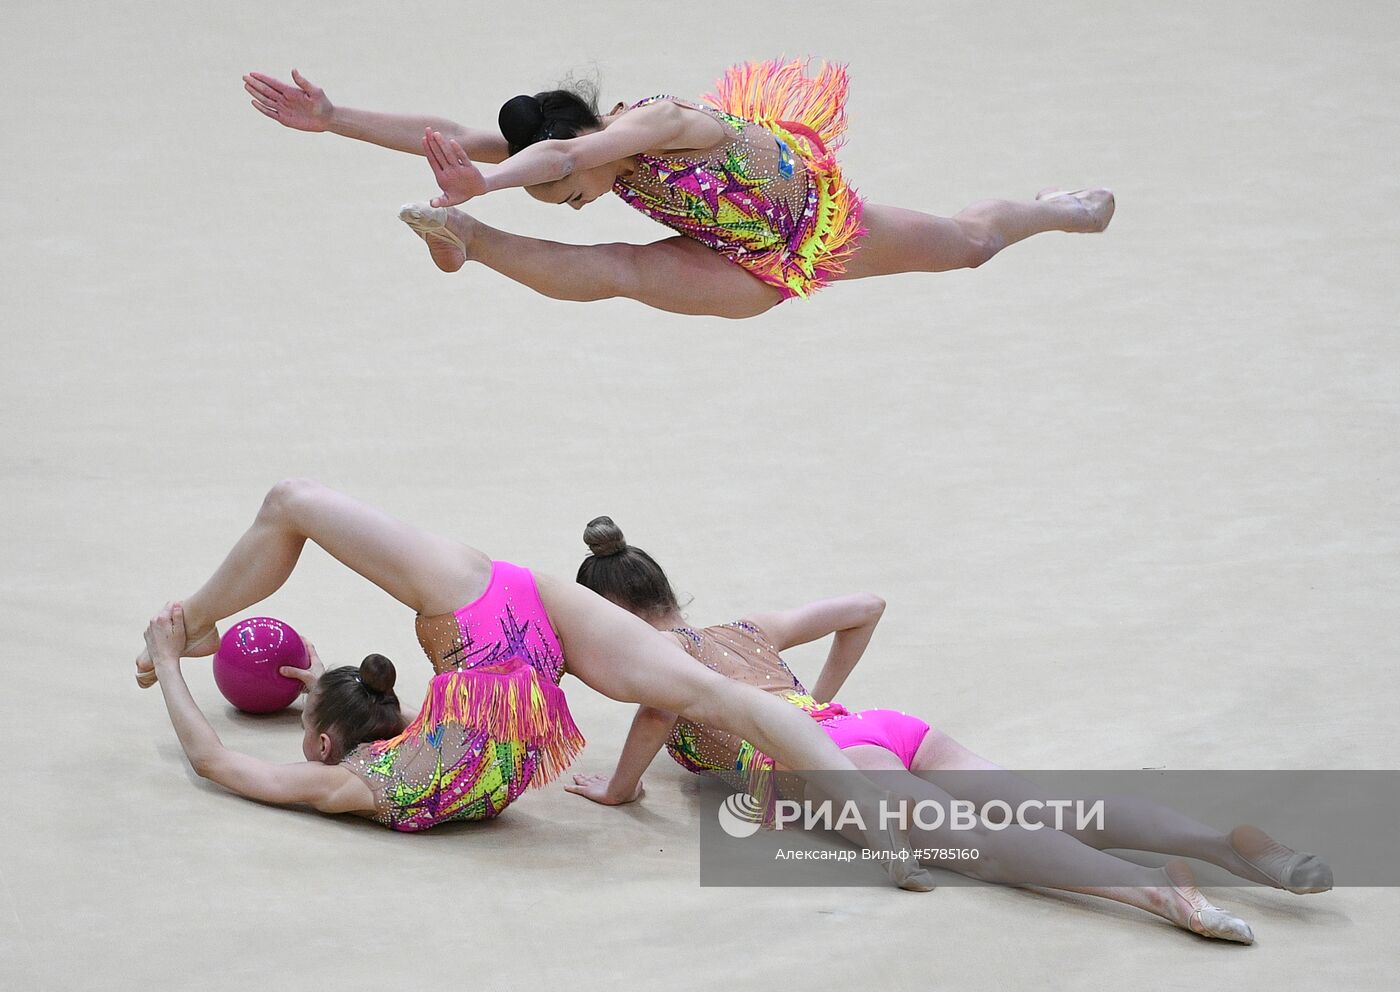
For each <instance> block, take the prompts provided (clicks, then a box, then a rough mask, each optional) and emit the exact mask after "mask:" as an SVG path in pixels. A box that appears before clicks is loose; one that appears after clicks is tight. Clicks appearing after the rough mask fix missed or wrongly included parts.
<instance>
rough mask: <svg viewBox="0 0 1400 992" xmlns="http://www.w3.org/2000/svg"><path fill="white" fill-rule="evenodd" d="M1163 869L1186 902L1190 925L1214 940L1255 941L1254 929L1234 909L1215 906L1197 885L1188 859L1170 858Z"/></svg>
mask: <svg viewBox="0 0 1400 992" xmlns="http://www.w3.org/2000/svg"><path fill="white" fill-rule="evenodd" d="M1162 873H1163V874H1165V875H1166V876H1167V884H1168V885H1170V886H1171V889H1172V892H1174V893H1175V894H1176V897H1177V898H1178V899H1180V900H1181V901H1182V902H1183V903H1185V904H1186V908H1187V913H1186V924H1185V926H1186V929H1187V930H1190V931H1191V932H1192V933H1194V934H1199V935H1200V936H1202V937H1209V938H1210V939H1212V940H1229V941H1234V942H1235V943H1237V944H1252V943H1254V931H1253V930H1252V929H1250V926H1249V924H1248V923H1246V922H1245V921H1244V920H1242V919H1240V918H1239V917H1238V916H1236V915H1235V914H1234V913H1230V912H1227V911H1226V910H1223V909H1221V908H1220V907H1219V906H1212V905H1211V904H1210V902H1209V901H1208V900H1207V899H1206V897H1205V896H1204V895H1202V894H1201V890H1200V889H1198V888H1196V876H1195V875H1193V874H1192V873H1191V869H1190V867H1189V866H1188V865H1187V864H1186V862H1184V861H1171V862H1168V863H1167V864H1166V865H1165V866H1164V867H1163V868H1162Z"/></svg>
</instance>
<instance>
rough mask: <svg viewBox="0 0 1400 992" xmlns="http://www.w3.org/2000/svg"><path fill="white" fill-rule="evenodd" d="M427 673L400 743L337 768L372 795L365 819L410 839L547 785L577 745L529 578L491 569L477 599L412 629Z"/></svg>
mask: <svg viewBox="0 0 1400 992" xmlns="http://www.w3.org/2000/svg"><path fill="white" fill-rule="evenodd" d="M417 630H418V642H419V644H421V645H422V647H423V650H424V652H425V653H426V654H427V656H428V660H429V661H431V662H432V664H433V670H434V671H435V672H437V674H436V675H435V676H434V677H433V680H432V682H431V683H430V684H429V686H428V694H427V697H426V698H425V699H424V701H423V708H422V709H421V710H420V711H419V714H418V717H417V719H416V720H414V722H413V723H411V724H410V725H409V726H408V728H407V729H406V730H404V732H403V733H402V734H400V735H399V736H398V737H395V738H393V739H392V740H387V741H374V742H371V743H368V744H362V745H360V746H359V747H357V748H355V749H354V750H353V751H351V752H350V753H349V754H348V755H346V757H345V759H344V760H343V761H342V764H343V765H344V766H345V767H346V768H347V769H349V770H350V771H351V772H353V773H354V774H356V775H358V776H359V777H360V778H362V779H363V780H364V781H365V783H366V784H367V785H368V786H369V787H370V791H371V792H373V793H374V798H375V809H376V812H375V816H374V818H375V819H376V820H377V821H379V822H380V823H383V824H384V825H385V826H388V827H392V828H393V829H395V830H403V831H419V830H426V829H428V828H429V827H433V826H436V825H437V824H439V823H446V822H448V821H451V820H483V819H490V818H491V817H494V816H498V815H499V814H500V813H501V811H502V810H504V809H505V808H506V807H507V806H509V805H510V804H511V803H512V802H514V801H515V799H516V798H517V797H519V796H520V794H521V793H523V792H524V791H525V790H526V789H527V788H529V787H531V786H536V787H537V786H541V785H544V784H545V783H546V782H548V781H549V780H550V779H552V778H554V777H555V776H556V775H558V774H559V773H560V772H561V771H563V770H564V768H565V767H567V766H568V764H569V762H570V761H571V760H572V759H573V757H574V756H575V755H576V754H577V753H578V752H579V750H580V749H581V748H582V747H583V743H584V741H583V735H582V734H580V733H579V731H578V728H577V727H576V726H575V725H574V721H573V717H572V716H571V715H570V713H569V707H568V704H567V703H566V702H565V699H564V693H563V692H562V690H560V688H559V680H560V679H561V678H562V677H563V675H564V653H563V650H562V648H561V647H560V644H559V638H558V637H557V636H556V635H555V632H554V628H553V626H551V624H550V622H549V615H548V614H547V613H546V612H545V608H544V603H543V602H541V600H540V595H539V590H538V589H537V588H536V586H535V578H534V576H533V575H531V574H530V572H529V570H528V569H524V568H521V567H520V566H518V565H512V564H510V563H508V562H503V561H496V562H492V563H491V578H490V581H489V582H488V584H487V587H486V591H485V592H483V593H482V594H481V595H480V596H479V597H477V599H475V600H474V601H472V602H471V603H468V604H467V605H466V606H463V607H461V608H460V609H458V610H456V611H454V612H452V613H445V614H441V615H439V616H432V617H423V616H420V617H419V618H418V620H417Z"/></svg>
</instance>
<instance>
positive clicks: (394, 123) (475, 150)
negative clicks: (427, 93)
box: [243, 69, 509, 162]
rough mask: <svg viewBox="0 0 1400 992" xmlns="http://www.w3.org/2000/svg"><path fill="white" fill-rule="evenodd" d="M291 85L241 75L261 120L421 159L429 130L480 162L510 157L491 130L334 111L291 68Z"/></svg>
mask: <svg viewBox="0 0 1400 992" xmlns="http://www.w3.org/2000/svg"><path fill="white" fill-rule="evenodd" d="M292 82H293V83H294V84H295V85H293V84H292V83H284V82H282V81H281V80H280V79H276V78H274V77H272V76H268V75H264V74H263V73H261V72H250V73H248V74H247V75H246V76H244V77H243V88H244V89H245V90H247V91H248V95H249V96H251V97H252V98H253V107H254V109H256V110H257V111H258V112H259V113H261V114H262V115H263V116H264V117H271V118H272V119H273V120H275V121H277V122H278V123H279V124H282V125H283V126H285V127H290V128H294V129H295V130H298V131H330V132H331V133H332V134H339V135H342V136H343V137H346V138H354V139H356V140H357V141H368V142H369V143H371V144H374V145H380V146H381V147H384V148H392V149H394V151H399V152H409V153H411V154H413V155H422V154H424V150H423V132H424V131H425V130H432V131H437V132H440V133H441V134H443V135H444V136H446V137H447V138H450V139H452V140H454V141H456V142H457V143H458V145H459V146H460V147H461V148H463V149H465V150H466V152H467V154H468V155H470V156H471V157H472V158H474V159H476V160H478V161H481V162H500V161H503V160H504V159H505V157H506V155H507V154H508V153H509V149H508V148H507V147H506V139H505V138H503V137H502V136H501V134H500V132H499V131H496V130H495V129H494V128H493V129H490V130H482V129H478V128H470V127H463V126H462V125H461V124H458V123H456V122H455V121H450V120H447V119H446V118H444V117H429V116H426V115H423V114H385V113H380V112H378V111H374V110H355V109H353V108H350V107H337V106H335V105H334V104H332V103H331V101H330V99H329V98H328V97H327V96H326V91H325V90H323V89H321V87H319V86H317V85H315V84H314V83H312V82H311V81H310V80H308V79H307V78H306V77H305V76H303V75H302V74H301V73H299V72H297V71H296V70H295V69H293V70H292Z"/></svg>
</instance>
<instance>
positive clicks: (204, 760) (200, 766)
mask: <svg viewBox="0 0 1400 992" xmlns="http://www.w3.org/2000/svg"><path fill="white" fill-rule="evenodd" d="M190 767H191V768H193V769H194V773H195V774H196V775H198V776H199V777H200V778H207V779H210V780H211V781H212V780H215V779H217V778H218V776H219V756H218V754H217V753H212V752H211V753H208V754H192V755H190Z"/></svg>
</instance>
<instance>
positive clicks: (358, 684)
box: [136, 480, 932, 890]
mask: <svg viewBox="0 0 1400 992" xmlns="http://www.w3.org/2000/svg"><path fill="white" fill-rule="evenodd" d="M308 540H310V541H313V542H315V543H316V544H318V545H320V546H321V548H323V549H324V550H325V551H326V552H327V553H329V554H330V555H331V556H332V557H334V558H336V559H337V560H338V561H340V562H341V563H342V564H344V565H345V566H346V567H348V568H350V569H352V570H353V571H355V572H357V573H359V574H360V575H361V576H363V577H364V578H366V579H368V580H369V581H370V582H372V583H374V584H375V585H377V586H379V587H380V588H381V589H383V590H384V591H385V592H387V593H388V594H389V595H390V596H393V597H394V598H395V599H397V600H398V601H399V602H401V603H403V604H404V605H406V606H408V607H410V608H412V609H413V610H414V611H415V612H416V613H417V614H418V619H417V632H418V638H419V642H420V643H421V644H422V646H423V649H424V651H425V652H426V653H427V655H428V658H429V660H430V661H431V662H432V664H433V668H434V671H435V672H436V673H437V674H436V675H435V676H434V678H433V680H432V682H431V683H430V685H429V689H428V694H427V697H426V699H425V701H424V704H423V707H422V709H421V711H420V712H419V713H418V716H417V717H416V719H414V720H413V721H412V722H411V723H410V724H409V725H408V726H407V727H404V720H403V717H402V714H401V711H400V707H399V703H398V700H397V698H396V697H395V696H394V694H393V691H392V690H393V682H394V672H393V667H392V665H391V664H390V663H389V662H388V661H387V659H384V658H382V657H381V656H377V655H376V656H370V657H369V658H366V660H365V661H364V662H363V663H362V664H361V665H360V667H359V668H358V669H356V668H351V667H348V666H347V667H343V668H338V669H333V670H331V671H329V672H327V673H325V675H324V676H322V677H320V678H319V679H316V680H315V682H314V685H313V686H312V688H311V691H310V693H309V694H308V697H307V700H306V704H305V707H304V709H303V713H302V715H303V724H304V726H305V734H304V738H303V741H302V754H303V757H304V758H305V759H306V760H305V761H302V762H299V763H296V764H289V765H282V764H273V763H270V762H266V761H262V760H260V759H258V758H255V757H252V756H250V755H246V754H241V753H239V752H237V751H232V750H230V749H228V748H226V747H224V746H223V744H222V743H221V741H220V740H219V737H218V735H217V734H216V733H215V731H214V729H213V728H212V727H211V726H210V724H209V722H208V721H207V720H206V719H205V718H204V715H203V714H202V713H201V712H200V710H199V708H198V706H197V705H196V704H195V702H194V699H193V697H192V696H191V695H190V692H189V690H188V688H187V687H186V685H185V682H184V679H183V677H182V676H181V673H180V660H181V657H182V656H183V657H193V656H202V655H210V654H213V653H214V652H215V651H216V650H217V648H218V644H219V636H218V632H217V629H216V627H215V624H217V623H218V622H219V621H220V620H222V619H224V618H225V617H228V616H232V615H233V614H235V613H237V612H239V611H241V610H245V609H247V608H248V607H250V606H252V605H254V604H255V603H258V602H260V601H262V600H264V599H266V598H267V597H268V596H270V595H272V594H273V593H274V592H276V591H277V590H278V589H279V588H281V586H282V584H283V583H284V582H286V581H287V579H288V577H289V576H290V575H291V574H292V570H293V569H294V568H295V566H296V563H297V560H298V558H299V557H300V555H301V551H302V548H303V547H304V545H305V544H306V542H307V541H308ZM145 636H146V645H147V646H146V649H145V650H144V651H143V652H142V653H141V655H140V656H138V658H137V660H136V674H137V681H138V683H139V684H141V685H142V686H150V685H153V684H155V683H156V682H157V681H159V683H160V687H161V691H162V692H163V694H164V697H165V702H166V706H167V708H168V710H169V714H170V719H171V722H172V723H173V724H174V726H175V730H176V733H177V735H178V736H179V739H180V744H181V746H182V747H183V748H184V750H185V754H186V755H187V757H188V758H189V761H190V763H191V765H192V766H193V767H194V769H195V771H196V772H198V773H199V774H200V775H201V776H203V777H205V778H209V779H211V780H213V781H215V782H217V783H219V784H220V785H222V786H224V787H225V788H227V789H229V790H231V791H233V792H236V793H238V794H239V795H242V796H246V797H248V798H250V799H256V800H261V801H263V802H270V803H279V804H304V805H307V806H311V807H313V808H315V809H317V810H320V811H321V812H325V813H357V814H360V815H363V816H368V817H372V818H374V819H376V820H378V821H379V822H381V823H383V824H385V825H386V826H389V827H393V828H395V829H398V830H404V831H417V830H424V829H427V828H429V827H432V826H434V825H436V824H438V823H442V822H446V821H448V820H475V819H486V818H489V817H494V816H496V815H498V814H499V813H500V812H501V811H502V810H503V809H505V807H506V806H508V805H509V804H510V803H511V802H513V801H514V800H515V799H516V798H518V797H519V796H520V794H521V793H522V792H523V791H524V790H525V789H526V788H527V787H530V786H539V785H542V784H544V783H545V782H547V781H549V780H550V779H551V778H552V777H554V776H555V775H557V774H558V773H559V772H560V771H562V770H563V768H564V767H565V766H567V764H568V763H569V761H570V760H571V759H572V757H573V756H574V755H575V754H576V753H577V752H578V750H579V749H580V748H581V747H582V745H583V737H582V735H581V734H580V733H579V731H578V729H577V727H575V725H574V722H573V719H572V717H571V716H570V715H569V708H568V705H567V703H566V701H565V699H564V694H563V692H562V691H561V690H560V688H559V681H560V679H561V678H563V676H564V675H565V674H566V673H568V674H572V675H575V676H577V677H578V678H579V679H580V680H582V681H583V682H584V683H586V684H587V685H589V686H591V687H592V688H594V689H596V690H598V691H599V692H601V693H603V694H604V695H606V696H610V697H612V698H613V699H618V700H623V701H627V702H637V703H643V704H645V705H648V706H653V707H656V708H658V709H663V710H666V711H668V712H674V713H681V714H684V715H686V716H687V717H688V718H690V719H694V720H695V721H696V722H697V723H703V724H707V725H715V726H724V727H727V728H729V729H731V730H733V731H734V732H735V733H738V734H741V735H743V736H744V737H745V738H746V739H748V740H753V741H755V742H757V743H758V744H759V746H761V747H762V748H763V749H764V750H765V752H766V753H770V754H773V755H775V756H781V760H782V761H783V762H784V763H785V764H786V765H788V766H789V767H793V768H801V769H812V770H813V771H812V773H811V774H812V778H813V781H816V780H818V779H821V778H822V777H823V773H824V772H833V771H854V770H855V765H853V764H852V763H851V761H850V759H849V758H847V757H846V755H844V754H843V753H842V752H841V750H840V749H839V748H838V747H837V746H836V745H835V744H833V743H832V741H831V739H830V738H829V737H827V736H826V734H824V733H822V731H821V730H820V728H818V727H817V725H816V724H815V723H813V722H812V720H811V719H810V718H808V717H807V715H806V714H805V713H803V712H802V711H800V710H798V709H795V708H793V707H791V706H788V705H786V704H785V703H783V702H782V701H781V700H778V699H775V698H773V697H772V696H770V695H768V694H767V693H764V692H760V691H759V690H757V689H754V688H752V687H751V686H743V685H740V684H739V683H737V682H734V681H732V680H730V679H725V678H723V677H721V676H719V675H717V674H715V673H713V672H708V671H706V670H704V669H703V668H700V667H698V666H696V665H694V664H693V663H692V662H691V661H690V659H689V658H688V657H687V656H686V654H685V652H684V651H682V650H681V649H680V648H679V647H678V646H677V645H676V644H675V643H674V642H673V641H671V640H670V639H668V638H666V637H665V636H664V635H661V634H658V633H657V632H656V631H655V630H654V629H652V628H651V627H650V626H648V625H647V624H646V623H644V622H643V621H641V620H639V619H638V618H636V617H634V616H632V615H631V614H629V613H627V612H626V611H625V610H622V609H620V608H618V607H617V606H614V605H613V604H611V603H609V602H608V601H607V600H605V599H604V598H602V597H601V596H597V595H595V594H594V593H591V592H589V591H588V590H586V589H584V588H582V587H581V586H579V585H577V584H575V583H573V582H568V581H564V580H558V579H552V578H549V577H547V576H543V575H540V576H536V575H534V574H533V573H531V572H530V571H529V570H528V569H525V568H521V567H520V566H518V565H512V564H510V563H508V562H503V561H493V560H492V559H491V558H489V557H488V556H487V555H485V554H484V553H482V552H480V551H478V550H476V549H475V548H470V547H467V546H466V545H464V544H460V543H458V542H456V541H453V540H449V539H447V538H444V537H439V536H437V535H434V534H429V533H427V532H425V531H422V530H419V529H417V528H415V527H411V526H409V525H408V524H405V523H402V522H400V521H398V520H395V519H394V518H392V517H390V516H389V515H388V514H385V513H383V512H381V511H379V510H376V509H374V508H372V507H369V506H366V505H364V504H363V503H359V502H357V501H355V500H353V499H351V498H350V497H349V496H346V495H344V494H342V493H338V492H335V491H333V490H331V489H328V488H326V487H325V486H322V485H319V484H317V483H314V482H309V481H302V480H286V481H283V482H279V483H278V484H277V485H275V486H274V487H273V488H272V489H271V491H270V492H269V493H268V494H267V497H266V498H265V499H264V500H263V504H262V507H261V509H259V511H258V514H257V517H256V518H255V519H254V520H253V523H252V526H250V527H249V528H248V530H247V532H246V533H244V535H243V536H242V537H241V538H240V539H239V540H238V542H237V544H235V545H234V547H233V549H232V550H231V551H230V552H229V553H228V556H227V557H226V558H225V559H224V561H223V563H222V564H221V565H220V566H219V567H218V569H217V570H216V571H215V572H214V574H213V576H212V577H211V578H210V579H209V580H208V581H207V582H206V583H205V584H204V585H203V586H202V587H201V588H200V589H199V590H198V591H197V592H195V593H194V594H193V595H192V596H189V597H188V598H187V599H185V600H183V602H180V603H171V604H168V605H167V606H166V607H165V609H163V610H162V611H161V612H160V613H159V614H158V615H157V616H156V617H154V618H153V619H152V620H151V622H150V624H149V625H148V627H147V629H146V635H145ZM284 671H285V672H288V673H294V672H295V670H292V669H286V670H284ZM843 777H849V776H843ZM857 777H858V778H860V779H861V782H862V783H864V785H861V786H857V788H859V789H861V790H862V793H863V794H862V796H861V798H860V801H861V802H862V803H864V804H865V806H866V809H867V811H868V812H869V814H870V819H869V820H868V821H867V822H868V823H870V824H872V827H871V829H870V831H869V833H868V836H867V837H866V840H867V842H868V843H870V844H871V845H872V846H874V847H876V848H877V849H879V850H882V851H884V852H886V853H887V854H888V855H890V857H889V859H888V860H887V862H886V864H887V867H888V870H889V872H890V876H891V878H892V880H893V881H895V882H896V884H898V885H900V886H901V887H903V888H909V889H917V890H926V889H928V888H931V887H932V880H931V878H930V876H929V874H928V872H927V871H925V870H924V869H923V868H922V867H920V866H919V865H918V863H917V862H916V861H914V860H913V859H912V858H910V857H909V854H911V853H912V852H911V850H910V848H909V846H908V842H907V839H906V838H905V837H904V836H903V835H902V834H900V833H898V832H897V831H895V830H894V829H893V828H890V829H884V828H882V827H879V826H876V825H875V824H877V823H878V816H877V810H878V808H879V803H880V802H881V801H882V800H884V799H886V798H887V796H888V794H887V793H886V792H885V791H884V790H881V789H880V788H878V787H877V786H876V785H875V783H873V782H870V781H869V780H868V779H865V778H864V776H857ZM901 855H903V857H901Z"/></svg>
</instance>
